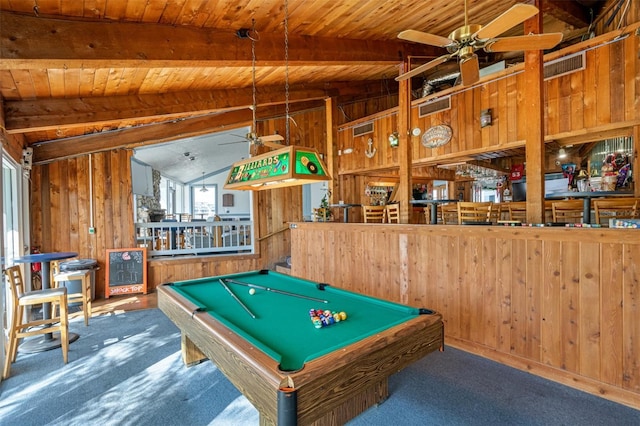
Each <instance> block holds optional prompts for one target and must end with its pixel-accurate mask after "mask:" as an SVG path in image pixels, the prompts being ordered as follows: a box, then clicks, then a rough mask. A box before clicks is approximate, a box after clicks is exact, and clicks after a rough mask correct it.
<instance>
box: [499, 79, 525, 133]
mask: <svg viewBox="0 0 640 426" xmlns="http://www.w3.org/2000/svg"><path fill="white" fill-rule="evenodd" d="M518 75H519V74H518ZM518 75H515V76H509V77H506V78H505V80H506V86H507V88H506V91H505V102H504V105H506V109H507V111H506V114H505V115H504V117H505V123H504V124H503V125H504V126H505V127H506V130H505V132H506V134H507V138H506V139H505V140H503V141H502V142H514V141H517V140H522V139H519V138H518V105H519V103H520V94H519V91H518Z"/></svg>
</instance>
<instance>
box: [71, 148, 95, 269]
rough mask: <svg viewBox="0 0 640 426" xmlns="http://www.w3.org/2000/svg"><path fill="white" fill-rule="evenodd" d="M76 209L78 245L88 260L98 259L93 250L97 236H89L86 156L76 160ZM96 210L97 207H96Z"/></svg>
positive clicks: (87, 164) (87, 165)
mask: <svg viewBox="0 0 640 426" xmlns="http://www.w3.org/2000/svg"><path fill="white" fill-rule="evenodd" d="M75 163H76V176H75V180H76V190H77V197H76V203H77V205H76V207H75V210H76V212H75V216H76V217H77V218H78V219H77V221H76V223H75V225H74V226H75V228H76V232H77V234H78V238H77V245H78V247H82V249H83V253H86V256H87V257H88V258H92V259H96V256H95V252H94V250H93V240H94V238H95V237H94V236H95V234H93V235H92V234H89V226H90V224H91V216H90V214H91V212H90V203H91V201H92V200H91V199H90V194H91V191H90V187H89V184H90V183H89V156H88V155H85V156H82V157H78V158H76V161H75ZM94 210H95V205H94Z"/></svg>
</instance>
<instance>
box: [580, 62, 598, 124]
mask: <svg viewBox="0 0 640 426" xmlns="http://www.w3.org/2000/svg"><path fill="white" fill-rule="evenodd" d="M597 60H598V55H597V52H596V50H588V51H587V52H585V63H586V68H585V69H584V70H583V71H582V73H583V74H584V81H583V83H584V107H583V109H584V127H585V128H592V127H595V126H596V124H597V119H596V114H597V111H596V108H597V102H598V85H597V72H596V69H597V67H596V61H597Z"/></svg>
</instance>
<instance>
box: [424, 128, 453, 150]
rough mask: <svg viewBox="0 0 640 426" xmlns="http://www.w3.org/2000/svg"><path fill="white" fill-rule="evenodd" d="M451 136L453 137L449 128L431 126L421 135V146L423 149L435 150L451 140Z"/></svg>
mask: <svg viewBox="0 0 640 426" xmlns="http://www.w3.org/2000/svg"><path fill="white" fill-rule="evenodd" d="M451 136H453V131H452V130H451V127H449V126H447V125H445V124H441V125H438V126H433V127H431V128H429V129H428V130H427V131H426V132H424V135H422V146H424V147H425V148H437V147H439V146H442V145H446V144H448V143H449V141H450V140H451Z"/></svg>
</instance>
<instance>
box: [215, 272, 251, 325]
mask: <svg viewBox="0 0 640 426" xmlns="http://www.w3.org/2000/svg"><path fill="white" fill-rule="evenodd" d="M218 281H220V284H222V286H223V287H224V288H225V290H227V291H228V292H229V294H230V295H231V297H233V298H234V299H236V302H238V303H239V304H240V306H242V307H243V308H244V310H245V311H247V313H248V314H249V315H251V317H252V318H255V317H256V316H255V315H254V314H253V312H251V311H250V310H249V308H247V306H246V305H245V304H244V303H242V301H241V300H240V299H238V296H236V295H235V294H234V292H233V291H231V289H230V288H229V286H228V285H227V283H225V282H224V281H222V280H218Z"/></svg>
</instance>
